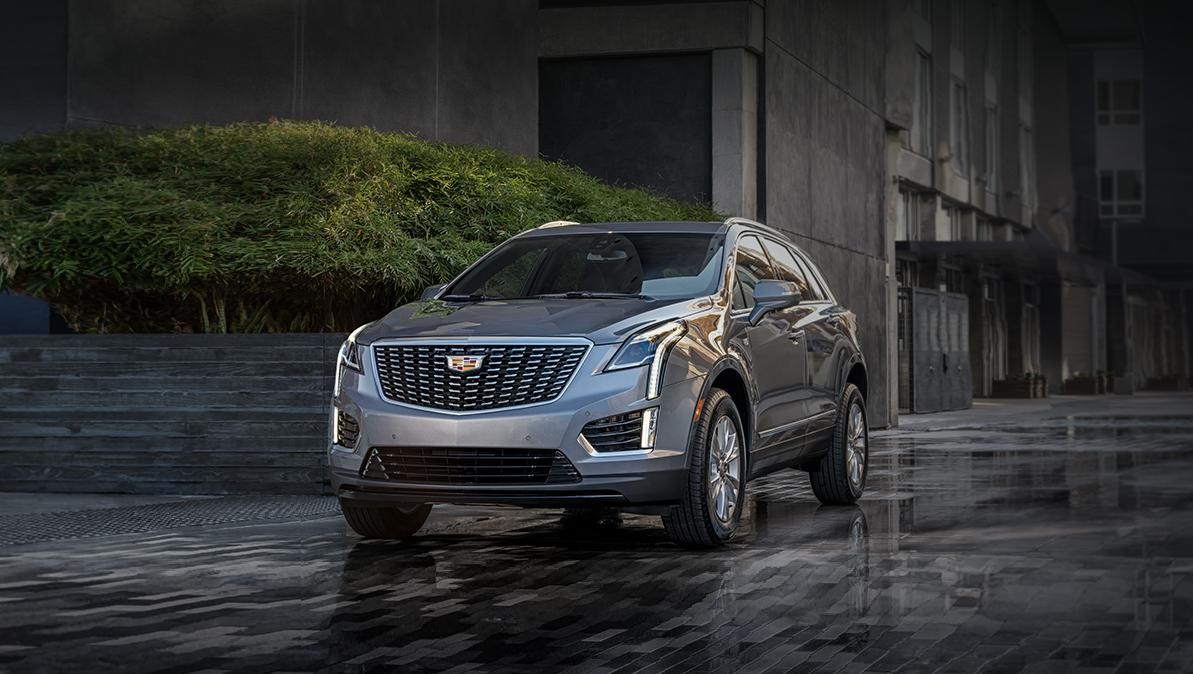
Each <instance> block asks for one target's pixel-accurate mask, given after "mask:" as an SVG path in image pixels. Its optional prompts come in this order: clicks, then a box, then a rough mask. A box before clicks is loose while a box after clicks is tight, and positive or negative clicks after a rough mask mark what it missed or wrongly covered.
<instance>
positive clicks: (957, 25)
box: [949, 2, 965, 52]
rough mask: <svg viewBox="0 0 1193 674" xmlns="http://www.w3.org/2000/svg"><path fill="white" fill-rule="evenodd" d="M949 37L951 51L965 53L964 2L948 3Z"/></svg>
mask: <svg viewBox="0 0 1193 674" xmlns="http://www.w3.org/2000/svg"><path fill="white" fill-rule="evenodd" d="M949 22H950V24H949V28H950V31H949V35H950V37H951V39H952V43H953V49H956V50H957V51H961V52H963V51H965V3H964V2H950V3H949Z"/></svg>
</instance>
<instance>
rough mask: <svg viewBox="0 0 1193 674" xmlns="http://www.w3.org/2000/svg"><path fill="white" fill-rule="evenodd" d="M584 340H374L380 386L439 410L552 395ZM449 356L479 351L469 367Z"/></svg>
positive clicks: (397, 397)
mask: <svg viewBox="0 0 1193 674" xmlns="http://www.w3.org/2000/svg"><path fill="white" fill-rule="evenodd" d="M587 350H588V347H587V346H584V345H582V344H490V345H483V344H482V345H478V344H456V345H453V344H401V345H375V346H374V347H373V355H374V358H375V360H376V362H377V380H378V382H379V383H380V385H381V392H382V393H383V394H385V397H386V398H388V399H389V400H392V401H394V402H400V403H406V404H409V405H418V406H420V407H430V408H434V409H441V410H452V411H472V410H492V409H500V408H502V407H514V406H517V405H533V404H535V403H541V402H547V401H549V400H554V399H555V398H557V397H559V395H560V394H561V393H563V389H564V387H565V386H567V383H568V381H569V380H570V379H571V377H572V374H573V373H574V372H575V371H576V367H578V366H579V365H580V361H581V360H583V358H584V354H585V352H586V351H587ZM448 356H483V357H484V360H483V362H482V364H481V366H480V368H478V369H476V370H473V371H472V372H455V371H453V370H450V369H448V367H447V358H448Z"/></svg>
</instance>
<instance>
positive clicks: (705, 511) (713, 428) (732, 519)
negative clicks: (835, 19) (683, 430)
mask: <svg viewBox="0 0 1193 674" xmlns="http://www.w3.org/2000/svg"><path fill="white" fill-rule="evenodd" d="M704 410H706V412H705V414H704V415H703V416H702V417H701V418H700V420H699V421H697V422H696V432H695V433H693V434H692V444H691V446H689V447H688V452H689V453H690V454H691V460H690V462H689V465H688V482H687V488H686V489H685V490H684V494H683V499H682V500H681V501H680V505H678V506H675V507H673V508H672V509H671V511H670V512H668V513H667V514H666V515H664V516H663V527H664V528H665V529H666V530H667V533H668V534H669V535H670V536H671V538H672V539H673V540H674V541H675V542H676V543H679V544H680V545H686V546H691V547H714V546H718V545H721V544H723V543H725V542H726V541H728V540H729V539H730V538H732V537H733V534H734V533H735V532H736V531H737V526H738V523H739V522H740V521H741V509H742V507H743V506H744V505H745V495H746V478H745V475H746V471H745V468H746V461H745V457H746V446H745V434H744V433H743V432H742V423H741V416H740V415H739V414H738V412H737V406H736V405H734V404H733V399H732V398H730V397H729V394H728V393H726V392H725V391H723V390H721V389H716V388H715V389H713V390H712V391H710V392H709V394H708V397H707V398H705V400H704Z"/></svg>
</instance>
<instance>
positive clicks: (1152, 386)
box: [1144, 376, 1189, 391]
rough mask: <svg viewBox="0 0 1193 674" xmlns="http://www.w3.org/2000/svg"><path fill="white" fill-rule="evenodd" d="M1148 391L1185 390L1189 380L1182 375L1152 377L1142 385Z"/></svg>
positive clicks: (1187, 388) (1187, 387)
mask: <svg viewBox="0 0 1193 674" xmlns="http://www.w3.org/2000/svg"><path fill="white" fill-rule="evenodd" d="M1144 388H1146V389H1147V390H1149V391H1187V390H1189V382H1187V381H1186V380H1185V378H1184V377H1177V376H1168V377H1152V378H1151V379H1148V380H1147V384H1146V385H1145V386H1144Z"/></svg>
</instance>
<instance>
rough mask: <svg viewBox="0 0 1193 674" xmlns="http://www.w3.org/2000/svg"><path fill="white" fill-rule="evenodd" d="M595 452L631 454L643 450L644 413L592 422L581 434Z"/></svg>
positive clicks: (631, 413)
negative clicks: (630, 452)
mask: <svg viewBox="0 0 1193 674" xmlns="http://www.w3.org/2000/svg"><path fill="white" fill-rule="evenodd" d="M581 434H582V435H583V436H584V439H585V440H587V441H588V444H589V445H590V446H591V447H592V449H593V451H595V452H600V453H605V452H629V451H634V450H639V449H642V412H630V413H628V414H617V415H614V416H611V417H605V418H603V419H597V420H596V421H590V422H588V423H587V424H585V426H584V430H583V431H582V433H581Z"/></svg>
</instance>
